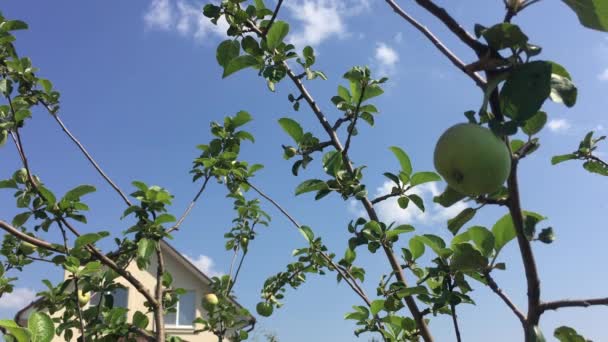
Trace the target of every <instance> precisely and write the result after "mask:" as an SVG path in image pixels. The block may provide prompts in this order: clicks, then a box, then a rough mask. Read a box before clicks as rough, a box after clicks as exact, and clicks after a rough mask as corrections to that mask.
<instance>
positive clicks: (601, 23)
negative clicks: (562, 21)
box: [562, 0, 608, 32]
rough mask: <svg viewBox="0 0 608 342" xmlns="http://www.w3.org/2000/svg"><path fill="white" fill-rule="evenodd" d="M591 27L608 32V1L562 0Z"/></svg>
mask: <svg viewBox="0 0 608 342" xmlns="http://www.w3.org/2000/svg"><path fill="white" fill-rule="evenodd" d="M562 1H563V2H564V3H565V4H566V5H568V6H570V8H571V9H572V10H573V11H574V12H575V13H576V15H577V16H578V20H579V21H580V22H581V24H582V25H583V26H585V27H588V28H590V29H594V30H598V31H604V32H608V3H607V2H606V1H605V0H562Z"/></svg>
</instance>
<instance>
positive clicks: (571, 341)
mask: <svg viewBox="0 0 608 342" xmlns="http://www.w3.org/2000/svg"><path fill="white" fill-rule="evenodd" d="M553 336H555V337H556V338H557V339H558V340H559V342H591V340H587V339H586V338H584V337H583V336H581V335H579V334H578V333H577V332H576V330H574V329H572V328H570V327H566V326H561V327H559V328H557V329H555V332H554V333H553Z"/></svg>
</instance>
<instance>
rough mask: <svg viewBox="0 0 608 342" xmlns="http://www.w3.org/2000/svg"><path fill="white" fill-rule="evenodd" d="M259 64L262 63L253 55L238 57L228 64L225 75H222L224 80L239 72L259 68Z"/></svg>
mask: <svg viewBox="0 0 608 342" xmlns="http://www.w3.org/2000/svg"><path fill="white" fill-rule="evenodd" d="M259 64H260V61H259V60H258V59H257V58H255V57H253V56H251V55H242V56H238V57H236V58H233V59H232V60H230V62H228V64H227V65H226V67H225V68H224V74H222V78H226V77H228V76H230V75H232V74H234V73H235V72H237V71H239V70H242V69H245V68H248V67H252V66H258V65H259Z"/></svg>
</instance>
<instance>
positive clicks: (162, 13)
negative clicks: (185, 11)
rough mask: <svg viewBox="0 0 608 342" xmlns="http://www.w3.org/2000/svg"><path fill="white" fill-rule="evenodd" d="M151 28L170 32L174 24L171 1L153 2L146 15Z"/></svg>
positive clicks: (159, 0) (145, 19) (154, 0)
mask: <svg viewBox="0 0 608 342" xmlns="http://www.w3.org/2000/svg"><path fill="white" fill-rule="evenodd" d="M144 22H145V23H146V26H147V27H149V28H155V29H160V30H169V29H170V28H171V25H172V24H173V10H172V8H171V4H170V1H169V0H153V1H152V3H151V4H150V6H149V7H148V10H147V11H146V13H145V14H144Z"/></svg>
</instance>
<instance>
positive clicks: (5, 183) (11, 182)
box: [0, 179, 19, 189]
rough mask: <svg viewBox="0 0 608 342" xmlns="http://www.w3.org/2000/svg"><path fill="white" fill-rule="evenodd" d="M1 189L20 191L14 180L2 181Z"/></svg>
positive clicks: (0, 183) (0, 181)
mask: <svg viewBox="0 0 608 342" xmlns="http://www.w3.org/2000/svg"><path fill="white" fill-rule="evenodd" d="M0 189H19V186H17V182H15V181H14V180H13V179H6V180H0Z"/></svg>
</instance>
